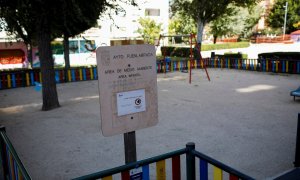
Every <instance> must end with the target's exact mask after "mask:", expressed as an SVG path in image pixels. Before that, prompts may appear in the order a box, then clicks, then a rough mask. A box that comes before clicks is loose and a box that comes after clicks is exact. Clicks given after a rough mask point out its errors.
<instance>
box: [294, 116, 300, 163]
mask: <svg viewBox="0 0 300 180" xmlns="http://www.w3.org/2000/svg"><path fill="white" fill-rule="evenodd" d="M294 166H295V167H300V113H298V123H297V137H296V153H295V162H294Z"/></svg>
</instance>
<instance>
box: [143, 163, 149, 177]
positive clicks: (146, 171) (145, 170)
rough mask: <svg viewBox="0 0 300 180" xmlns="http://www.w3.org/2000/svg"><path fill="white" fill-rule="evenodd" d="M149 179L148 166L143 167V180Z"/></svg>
mask: <svg viewBox="0 0 300 180" xmlns="http://www.w3.org/2000/svg"><path fill="white" fill-rule="evenodd" d="M149 179H150V171H149V165H148V164H147V165H144V166H143V180H149Z"/></svg>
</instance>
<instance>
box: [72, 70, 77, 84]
mask: <svg viewBox="0 0 300 180" xmlns="http://www.w3.org/2000/svg"><path fill="white" fill-rule="evenodd" d="M71 74H72V81H76V77H75V70H74V69H72V70H71Z"/></svg>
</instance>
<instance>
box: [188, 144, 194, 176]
mask: <svg viewBox="0 0 300 180" xmlns="http://www.w3.org/2000/svg"><path fill="white" fill-rule="evenodd" d="M186 149H187V152H186V179H187V180H195V177H196V169H195V155H194V153H193V152H192V151H194V150H195V143H192V142H189V143H187V144H186Z"/></svg>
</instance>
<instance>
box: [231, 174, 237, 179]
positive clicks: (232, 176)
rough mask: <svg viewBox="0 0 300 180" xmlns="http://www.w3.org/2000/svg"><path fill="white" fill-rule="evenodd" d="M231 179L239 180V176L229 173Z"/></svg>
mask: <svg viewBox="0 0 300 180" xmlns="http://www.w3.org/2000/svg"><path fill="white" fill-rule="evenodd" d="M229 180H239V178H238V177H237V176H235V175H232V174H230V175H229Z"/></svg>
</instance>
